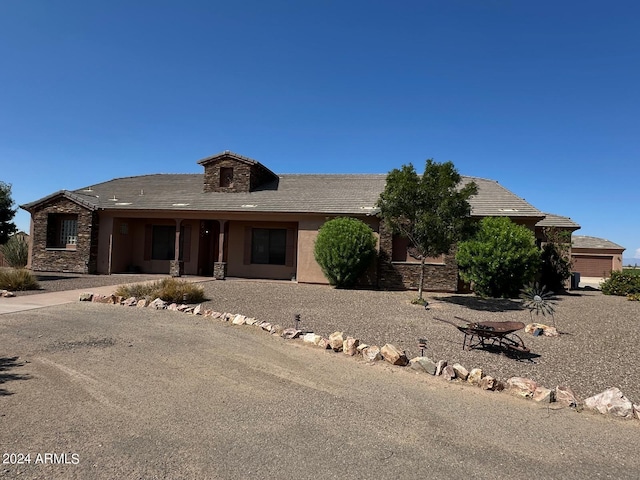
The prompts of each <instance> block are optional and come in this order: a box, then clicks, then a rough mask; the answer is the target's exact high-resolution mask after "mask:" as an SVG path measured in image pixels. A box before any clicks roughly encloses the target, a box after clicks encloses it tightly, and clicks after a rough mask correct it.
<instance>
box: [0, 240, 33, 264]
mask: <svg viewBox="0 0 640 480" xmlns="http://www.w3.org/2000/svg"><path fill="white" fill-rule="evenodd" d="M0 253H2V255H3V256H4V260H5V262H7V264H8V265H9V266H10V267H13V268H24V267H26V266H27V260H28V259H29V243H27V241H26V240H25V239H24V237H23V236H22V235H13V236H12V237H10V238H9V240H7V243H5V244H4V245H0Z"/></svg>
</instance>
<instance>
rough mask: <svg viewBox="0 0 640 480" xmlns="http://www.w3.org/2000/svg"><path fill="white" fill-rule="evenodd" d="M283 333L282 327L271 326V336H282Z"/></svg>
mask: <svg viewBox="0 0 640 480" xmlns="http://www.w3.org/2000/svg"><path fill="white" fill-rule="evenodd" d="M282 332H284V327H283V326H282V325H272V326H271V334H272V335H278V336H280V337H281V336H282Z"/></svg>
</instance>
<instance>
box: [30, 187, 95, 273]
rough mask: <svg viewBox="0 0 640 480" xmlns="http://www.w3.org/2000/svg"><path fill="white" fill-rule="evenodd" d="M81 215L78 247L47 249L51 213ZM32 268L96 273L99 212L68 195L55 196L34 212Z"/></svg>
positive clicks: (36, 269)
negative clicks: (48, 223) (63, 196)
mask: <svg viewBox="0 0 640 480" xmlns="http://www.w3.org/2000/svg"><path fill="white" fill-rule="evenodd" d="M50 213H55V214H74V215H77V216H78V243H77V245H76V249H75V250H65V249H56V248H47V222H48V215H49V214H50ZM32 219H33V238H32V239H31V241H32V242H33V243H32V244H33V247H32V256H31V269H32V270H33V271H41V272H73V273H96V267H97V258H98V223H99V222H98V214H97V213H96V212H93V211H91V210H88V209H87V208H84V207H82V206H80V205H78V204H76V203H74V202H72V201H70V200H68V199H66V198H62V199H56V200H53V201H51V202H50V203H47V204H45V205H44V206H41V207H39V208H38V209H37V210H35V211H33V212H32Z"/></svg>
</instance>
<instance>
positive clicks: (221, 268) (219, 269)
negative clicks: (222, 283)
mask: <svg viewBox="0 0 640 480" xmlns="http://www.w3.org/2000/svg"><path fill="white" fill-rule="evenodd" d="M226 276H227V262H215V263H214V264H213V278H215V279H217V280H224V279H225V277H226Z"/></svg>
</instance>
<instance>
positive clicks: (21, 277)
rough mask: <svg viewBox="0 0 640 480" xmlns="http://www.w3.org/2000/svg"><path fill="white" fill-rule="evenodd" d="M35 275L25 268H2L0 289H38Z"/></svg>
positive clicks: (0, 269) (0, 270) (0, 271)
mask: <svg viewBox="0 0 640 480" xmlns="http://www.w3.org/2000/svg"><path fill="white" fill-rule="evenodd" d="M39 288H40V285H39V284H38V281H37V280H36V277H35V275H33V273H31V272H30V271H29V270H26V269H24V268H0V290H10V291H24V290H38V289H39Z"/></svg>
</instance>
